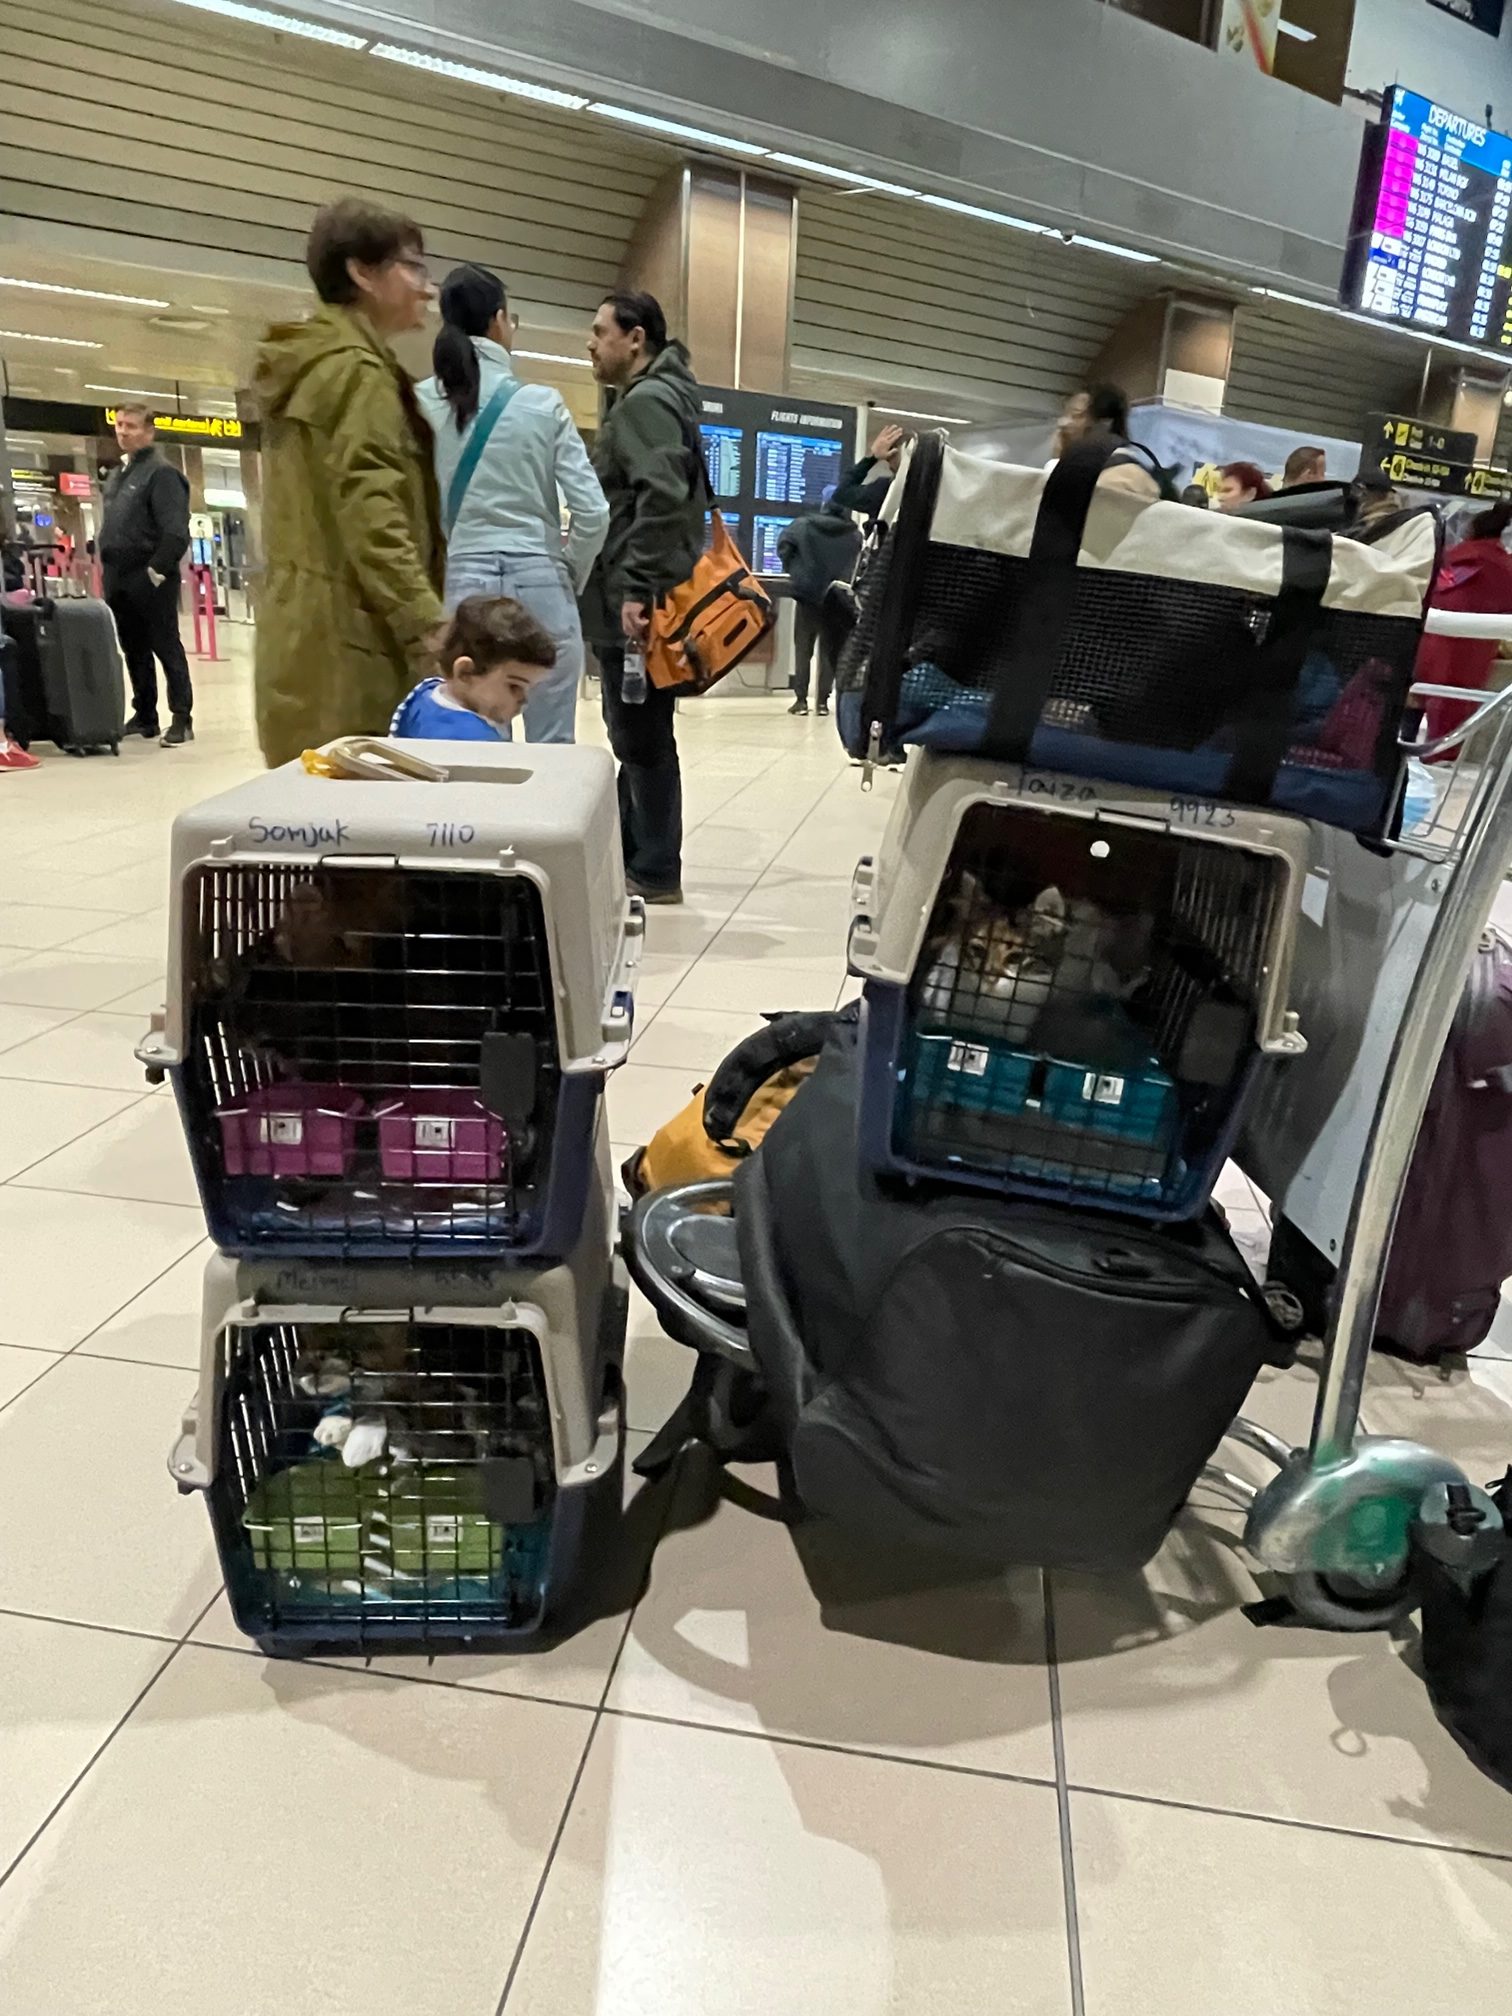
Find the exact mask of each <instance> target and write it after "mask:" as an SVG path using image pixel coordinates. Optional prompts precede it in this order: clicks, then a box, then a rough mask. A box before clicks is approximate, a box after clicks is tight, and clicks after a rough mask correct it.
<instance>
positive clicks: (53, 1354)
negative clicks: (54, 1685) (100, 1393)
mask: <svg viewBox="0 0 1512 2016" xmlns="http://www.w3.org/2000/svg"><path fill="white" fill-rule="evenodd" d="M61 1355H62V1354H61V1353H60V1352H57V1351H27V1350H23V1349H21V1347H20V1346H19V1345H14V1344H0V1407H8V1406H9V1405H10V1403H11V1402H12V1401H13V1400H16V1399H19V1397H20V1396H21V1394H23V1393H24V1392H25V1391H26V1389H27V1387H28V1386H34V1385H35V1384H36V1383H37V1381H38V1380H39V1379H40V1378H41V1377H42V1375H43V1373H44V1372H46V1371H48V1370H50V1369H51V1367H52V1366H54V1365H56V1364H57V1363H58V1361H59V1359H60V1357H61ZM0 1698H3V1697H0ZM0 1782H3V1781H0Z"/></svg>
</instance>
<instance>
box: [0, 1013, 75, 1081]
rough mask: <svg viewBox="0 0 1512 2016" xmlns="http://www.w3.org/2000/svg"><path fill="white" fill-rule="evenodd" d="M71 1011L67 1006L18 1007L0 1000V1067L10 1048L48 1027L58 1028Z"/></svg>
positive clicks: (36, 1035)
mask: <svg viewBox="0 0 1512 2016" xmlns="http://www.w3.org/2000/svg"><path fill="white" fill-rule="evenodd" d="M72 1013H73V1011H72V1009H69V1008H18V1007H16V1006H14V1005H13V1004H12V1003H10V1002H8V1001H0V1067H3V1065H4V1063H5V1059H6V1057H7V1056H8V1054H9V1053H10V1052H11V1051H12V1050H15V1049H18V1048H19V1047H20V1045H21V1044H23V1043H30V1042H32V1041H33V1039H34V1038H36V1037H38V1036H41V1035H43V1034H45V1033H46V1031H47V1030H49V1029H56V1028H58V1027H59V1026H60V1024H62V1023H64V1022H67V1021H68V1020H69V1019H70V1017H71V1015H72ZM16 1075H17V1076H24V1075H25V1074H24V1073H17V1074H16Z"/></svg>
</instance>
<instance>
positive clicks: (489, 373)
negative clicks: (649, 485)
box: [417, 266, 609, 742]
mask: <svg viewBox="0 0 1512 2016" xmlns="http://www.w3.org/2000/svg"><path fill="white" fill-rule="evenodd" d="M515 320H516V318H515V317H513V316H511V314H510V312H509V298H508V295H507V294H506V292H505V289H504V283H503V281H502V280H500V279H499V277H498V275H497V274H494V273H490V272H489V271H488V270H487V268H486V267H482V266H459V267H458V268H457V269H456V271H455V272H454V273H452V274H450V275H449V276H448V277H447V280H446V282H445V284H444V285H443V287H442V289H441V333H440V335H439V336H438V337H437V338H436V345H435V350H434V352H433V354H432V360H431V361H432V363H433V364H434V365H435V370H436V375H435V377H434V378H427V379H426V380H425V382H424V384H423V385H421V386H419V387H418V388H417V389H418V392H419V398H420V404H421V407H422V409H423V410H424V413H425V417H426V418H427V419H428V420H429V421H430V423H431V428H432V431H433V432H434V434H435V437H436V482H437V485H438V487H439V489H440V492H441V519H442V524H443V525H444V527H445V530H446V541H447V544H446V606H447V608H448V609H455V608H456V606H457V604H458V603H459V602H461V601H463V600H464V599H465V598H466V597H467V596H469V595H512V596H513V597H514V598H515V600H516V601H517V602H522V603H524V605H525V607H526V608H527V609H528V610H529V611H530V613H531V615H532V616H534V617H535V619H536V620H537V622H538V623H541V624H542V625H543V626H544V627H545V629H546V631H547V632H548V634H549V635H550V637H551V639H552V642H553V643H554V644H555V645H556V647H557V662H556V669H555V670H554V671H553V672H550V673H548V675H547V676H546V677H545V678H544V679H542V680H541V681H540V682H539V683H538V684H537V686H536V688H535V690H534V691H533V692H532V694H531V696H530V699H529V702H528V703H527V705H526V708H525V732H526V734H527V736H528V738H529V739H530V740H531V741H532V742H571V741H572V740H573V737H574V733H575V727H574V722H575V716H576V709H577V693H578V686H579V683H580V682H581V680H582V676H583V632H582V626H581V625H580V623H579V621H578V612H577V597H578V594H579V593H580V592H581V590H582V588H583V585H584V583H585V582H586V581H587V579H588V574H589V571H590V569H591V568H592V566H593V563H594V560H595V559H596V558H597V556H598V550H599V548H600V547H601V546H602V545H603V543H604V534H605V532H606V531H607V529H608V525H609V506H608V505H607V504H606V503H605V501H604V493H603V491H602V490H601V489H600V488H599V481H598V478H597V476H595V475H594V473H593V465H592V464H591V463H590V462H589V460H588V451H587V449H586V448H585V447H584V446H583V438H582V436H581V435H580V434H579V433H578V431H577V428H576V427H575V426H574V425H573V421H572V416H571V414H570V413H569V412H568V411H567V404H566V401H565V400H564V399H563V398H562V395H561V393H560V392H555V391H553V390H552V388H551V387H550V386H549V385H522V384H521V382H520V380H519V379H518V378H517V377H516V375H515V369H514V365H513V362H512V361H511V359H510V355H509V351H510V344H511V341H512V339H513V336H514V328H515ZM563 504H565V505H566V508H567V514H568V529H567V535H566V539H565V541H564V539H563V536H562V505H563ZM503 732H504V733H505V734H507V733H508V730H507V729H505V730H504V731H503Z"/></svg>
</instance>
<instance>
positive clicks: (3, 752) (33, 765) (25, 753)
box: [0, 735, 42, 770]
mask: <svg viewBox="0 0 1512 2016" xmlns="http://www.w3.org/2000/svg"><path fill="white" fill-rule="evenodd" d="M41 767H42V765H41V763H40V762H39V761H38V759H37V758H36V757H35V756H33V755H32V753H31V751H30V750H29V749H23V748H22V747H21V744H20V743H19V742H12V740H11V739H10V737H9V736H8V735H0V770H40V769H41Z"/></svg>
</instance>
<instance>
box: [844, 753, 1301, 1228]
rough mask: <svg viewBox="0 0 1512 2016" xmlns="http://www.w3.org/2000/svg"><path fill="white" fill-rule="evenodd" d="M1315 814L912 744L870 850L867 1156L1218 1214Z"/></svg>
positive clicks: (1290, 1019) (877, 1161) (863, 902)
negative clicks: (1305, 816) (1215, 1189)
mask: <svg viewBox="0 0 1512 2016" xmlns="http://www.w3.org/2000/svg"><path fill="white" fill-rule="evenodd" d="M1306 849H1307V833H1306V828H1305V827H1304V826H1303V825H1302V824H1301V823H1300V822H1298V821H1295V820H1290V819H1285V818H1281V817H1278V816H1277V815H1275V814H1272V813H1260V812H1250V811H1243V810H1240V809H1238V808H1235V807H1231V806H1226V805H1219V804H1215V803H1212V802H1210V801H1206V800H1200V799H1191V798H1177V799H1173V798H1171V796H1170V795H1169V794H1164V795H1157V794H1153V793H1148V792H1140V791H1136V790H1134V789H1132V788H1130V787H1127V786H1118V785H1108V784H1094V783H1090V782H1086V781H1082V780H1071V779H1066V778H1062V777H1056V776H1049V775H1046V774H1045V773H1042V772H1034V771H1021V770H1016V769H1011V768H1009V769H1003V770H998V771H994V770H993V769H992V768H990V767H989V766H988V765H986V764H985V763H983V762H981V761H980V760H978V759H971V758H961V757H943V756H930V755H925V756H921V757H919V758H916V759H915V760H914V762H912V763H911V764H910V765H909V769H908V773H907V775H906V777H905V779H904V783H903V788H902V790H901V792H900V793H899V796H898V799H897V801H896V804H895V806H894V809H893V815H892V819H891V822H890V824H889V826H888V829H887V833H886V835H885V836H884V839H883V843H882V848H881V852H880V853H879V855H878V856H877V857H876V859H875V860H872V859H867V860H865V861H863V862H862V864H861V866H860V868H859V869H858V870H857V875H856V882H855V889H854V900H855V907H856V911H857V916H856V919H855V922H854V923H853V925H852V928H851V938H850V948H849V949H850V964H851V968H852V971H854V972H856V973H858V974H860V975H861V976H862V978H863V980H864V981H865V987H864V996H863V998H864V1004H865V1006H864V1018H863V1019H864V1034H863V1050H864V1057H865V1086H866V1091H865V1095H864V1096H863V1099H862V1101H861V1122H860V1131H861V1146H862V1155H863V1159H864V1161H865V1162H866V1163H867V1164H868V1166H869V1167H871V1168H873V1169H875V1170H877V1171H879V1172H882V1173H886V1172H889V1171H890V1172H893V1173H895V1174H900V1175H905V1176H917V1177H924V1176H934V1177H940V1178H947V1179H948V1180H950V1181H952V1182H959V1183H966V1184H973V1185H977V1186H981V1187H986V1188H991V1189H1003V1190H1007V1191H1010V1192H1015V1191H1017V1192H1024V1193H1026V1194H1031V1195H1038V1196H1052V1197H1055V1198H1057V1199H1059V1200H1061V1201H1064V1202H1067V1203H1076V1204H1094V1205H1095V1204H1101V1205H1105V1206H1108V1207H1110V1208H1113V1209H1127V1210H1135V1211H1138V1212H1141V1213H1143V1214H1145V1215H1148V1216H1152V1217H1159V1218H1185V1217H1190V1216H1193V1215H1194V1214H1195V1213H1197V1212H1198V1211H1200V1210H1201V1209H1202V1207H1203V1205H1204V1203H1205V1202H1206V1200H1207V1197H1208V1194H1209V1192H1210V1190H1211V1188H1212V1184H1213V1182H1214V1181H1215V1180H1216V1178H1217V1176H1218V1173H1219V1171H1220V1170H1221V1169H1222V1166H1223V1162H1224V1159H1225V1157H1226V1155H1227V1152H1228V1147H1229V1143H1230V1142H1231V1140H1232V1138H1233V1134H1234V1131H1235V1129H1236V1127H1237V1125H1238V1121H1239V1117H1240V1111H1241V1107H1242V1103H1243V1097H1244V1094H1245V1091H1246V1089H1247V1088H1248V1086H1249V1084H1250V1081H1251V1080H1252V1078H1253V1076H1254V1073H1255V1071H1256V1069H1257V1068H1258V1066H1259V1064H1260V1062H1261V1060H1262V1059H1263V1058H1264V1057H1265V1056H1267V1055H1269V1056H1274V1057H1286V1056H1290V1055H1294V1054H1296V1053H1297V1052H1298V1051H1299V1050H1301V1049H1302V1048H1303V1047H1304V1046H1303V1041H1302V1038H1301V1036H1300V1034H1299V1032H1298V1029H1297V1026H1296V1018H1295V1017H1294V1016H1293V1015H1291V1014H1290V1012H1289V1011H1288V1009H1287V1006H1286V998H1287V982H1288V973H1289V967H1290V959H1291V944H1292V938H1293V935H1294V932H1295V929H1296V918H1297V913H1298V909H1299V905H1300V902H1301V896H1302V887H1303V881H1304V873H1305V866H1306V858H1307V855H1306Z"/></svg>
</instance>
